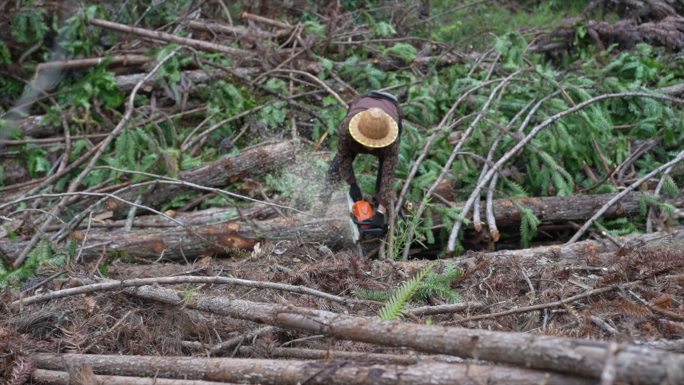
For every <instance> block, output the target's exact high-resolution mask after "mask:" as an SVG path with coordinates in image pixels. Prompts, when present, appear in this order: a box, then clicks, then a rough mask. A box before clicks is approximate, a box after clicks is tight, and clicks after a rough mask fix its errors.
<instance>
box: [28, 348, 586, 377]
mask: <svg viewBox="0 0 684 385" xmlns="http://www.w3.org/2000/svg"><path fill="white" fill-rule="evenodd" d="M32 358H33V359H35V362H36V366H37V367H38V368H41V369H43V370H45V369H50V370H65V369H66V368H65V365H71V366H74V367H76V366H79V365H89V366H91V367H92V369H93V371H94V372H95V373H98V374H99V373H103V374H107V375H116V376H136V377H161V378H184V379H188V380H205V381H225V382H235V383H241V384H245V383H247V384H264V385H289V384H292V385H297V384H331V385H336V384H340V385H342V384H344V385H346V384H358V385H371V384H384V385H389V384H397V385H400V384H414V385H423V384H424V385H442V384H444V385H446V384H468V385H471V384H472V385H476V384H490V385H497V384H501V385H503V384H520V385H522V384H542V383H543V384H549V385H564V384H567V385H570V384H580V385H581V384H587V385H588V384H593V383H594V381H592V380H590V379H587V378H582V377H579V376H573V375H563V374H558V373H550V372H544V371H538V370H531V369H524V368H516V367H510V366H492V365H482V364H475V363H454V364H449V363H443V362H430V361H427V362H421V363H418V364H415V365H409V366H403V365H387V364H386V365H380V364H375V365H368V364H365V363H363V362H355V361H349V360H344V361H342V360H340V361H335V360H322V361H301V360H267V359H246V358H199V357H156V356H114V355H95V354H87V355H86V354H54V353H39V354H35V355H33V356H32ZM40 374H41V375H43V374H47V373H45V372H40ZM55 383H57V382H55Z"/></svg>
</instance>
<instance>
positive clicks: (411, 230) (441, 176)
mask: <svg viewBox="0 0 684 385" xmlns="http://www.w3.org/2000/svg"><path fill="white" fill-rule="evenodd" d="M529 71H532V68H524V69H521V70H518V71H515V72H514V73H512V74H510V75H508V76H507V77H506V78H504V79H503V80H501V83H499V84H498V85H497V86H496V87H494V89H493V90H492V92H491V93H490V94H489V98H488V99H487V101H486V102H485V103H484V105H483V106H482V108H481V109H480V112H479V113H478V114H477V116H476V117H475V119H473V121H472V122H471V123H470V126H468V128H467V129H466V130H465V132H464V133H463V135H462V136H461V139H460V140H459V141H458V143H457V144H456V145H455V146H454V149H453V150H452V152H451V155H449V158H448V159H447V160H446V162H445V163H444V166H443V167H442V170H441V171H440V173H439V175H438V176H437V179H436V180H435V181H434V182H433V183H432V185H431V186H430V188H429V189H428V191H427V192H426V193H425V196H424V197H423V200H422V201H421V202H420V205H419V206H418V209H416V213H415V216H416V217H417V218H420V217H421V216H422V215H423V211H425V208H426V207H427V203H428V200H429V198H430V196H431V195H432V193H433V192H434V191H435V189H436V188H437V186H438V185H439V184H440V183H441V182H442V180H443V179H444V177H445V176H446V174H447V173H448V172H449V171H450V170H451V165H452V164H453V162H454V160H456V156H457V155H458V152H459V151H460V150H461V147H462V146H463V144H465V142H466V140H467V139H468V138H469V136H470V134H471V133H472V132H473V131H474V130H475V127H476V126H477V123H478V122H479V121H480V120H481V119H482V118H483V117H484V114H485V112H486V111H487V109H488V108H489V105H490V104H491V103H492V101H493V100H494V97H495V96H496V94H497V93H498V92H499V91H500V90H501V89H502V88H503V87H504V86H505V85H506V84H508V82H509V81H511V80H513V78H515V77H516V76H518V75H519V74H521V73H523V72H529ZM481 188H482V186H480V189H481ZM473 199H474V198H473ZM468 210H470V209H468ZM464 211H466V210H465V209H464ZM462 214H463V215H465V213H462ZM415 231H416V224H415V222H412V223H409V225H408V229H407V230H406V246H405V247H404V251H403V258H404V259H405V260H406V259H408V255H409V252H410V250H411V248H410V245H411V242H412V241H413V235H414V232H415Z"/></svg>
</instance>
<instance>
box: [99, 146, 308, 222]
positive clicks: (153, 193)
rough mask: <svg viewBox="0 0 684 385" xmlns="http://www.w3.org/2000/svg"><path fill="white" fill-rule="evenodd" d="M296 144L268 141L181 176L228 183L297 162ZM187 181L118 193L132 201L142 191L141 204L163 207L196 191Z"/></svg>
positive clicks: (116, 204) (116, 207) (117, 207)
mask: <svg viewBox="0 0 684 385" xmlns="http://www.w3.org/2000/svg"><path fill="white" fill-rule="evenodd" d="M295 153H296V144H295V142H293V141H284V142H279V143H272V144H265V145H261V146H258V147H254V148H251V149H248V150H245V151H243V152H241V153H239V154H237V155H235V156H229V157H226V158H222V159H218V160H216V161H213V162H209V163H207V164H205V165H203V166H202V167H199V168H196V169H194V170H189V171H183V172H181V173H180V174H179V176H178V179H180V180H182V181H185V182H190V183H193V184H197V185H201V186H205V187H224V186H227V185H229V184H231V183H234V182H236V181H238V180H240V179H242V178H244V177H245V176H248V175H258V174H262V173H266V172H269V171H271V170H274V169H277V168H278V167H280V166H282V165H284V164H287V163H291V162H294V159H295ZM193 190H194V189H193V188H192V187H188V186H184V185H170V184H159V185H155V186H151V187H140V188H133V189H129V190H126V191H125V192H123V193H120V194H117V196H119V197H120V198H122V199H125V200H127V201H129V202H133V201H136V199H137V197H138V196H139V195H140V196H141V198H142V200H141V202H140V203H141V204H143V205H145V206H150V207H159V206H160V205H161V204H163V203H165V202H167V201H169V200H170V199H171V198H173V197H175V196H177V195H179V194H184V193H187V192H189V191H193ZM107 206H108V207H109V208H110V209H111V210H113V211H114V215H115V216H116V217H121V216H123V215H125V214H126V212H127V211H128V210H129V209H130V206H129V205H128V204H126V203H124V202H121V201H118V200H116V199H110V200H109V201H107Z"/></svg>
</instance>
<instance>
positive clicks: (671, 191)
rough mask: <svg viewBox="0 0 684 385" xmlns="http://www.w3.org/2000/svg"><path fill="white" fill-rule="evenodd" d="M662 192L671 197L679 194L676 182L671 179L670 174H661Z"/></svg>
mask: <svg viewBox="0 0 684 385" xmlns="http://www.w3.org/2000/svg"><path fill="white" fill-rule="evenodd" d="M662 189H663V193H665V194H666V195H669V196H670V197H672V198H676V197H677V196H678V195H679V192H680V191H679V187H678V186H677V182H675V181H674V179H672V177H671V176H670V175H664V176H663V187H662Z"/></svg>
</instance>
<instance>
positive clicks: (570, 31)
mask: <svg viewBox="0 0 684 385" xmlns="http://www.w3.org/2000/svg"><path fill="white" fill-rule="evenodd" d="M580 25H583V26H586V28H587V34H588V36H590V37H591V38H593V40H594V42H595V43H596V44H597V45H598V46H599V48H600V49H605V48H607V47H609V46H610V45H611V44H617V45H618V47H619V48H620V49H626V50H629V49H633V48H634V47H635V46H636V44H638V43H648V44H651V45H654V46H663V47H665V48H667V49H669V50H672V51H676V50H679V49H681V48H684V17H681V16H678V15H677V16H667V17H665V18H663V19H661V20H657V21H649V22H646V23H642V24H638V23H637V21H636V20H634V19H628V20H620V21H618V22H616V23H609V22H605V21H596V20H589V21H587V20H585V19H584V18H582V17H576V18H570V19H568V20H566V21H565V22H564V23H562V25H561V26H560V27H559V28H557V29H556V30H555V31H553V32H551V33H549V34H547V35H543V36H541V37H540V38H539V39H538V41H537V43H535V44H534V45H533V46H531V47H530V51H532V52H549V53H553V52H554V51H559V50H568V49H572V47H573V46H574V45H575V44H574V39H575V35H576V31H577V28H578V27H579V26H580Z"/></svg>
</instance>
